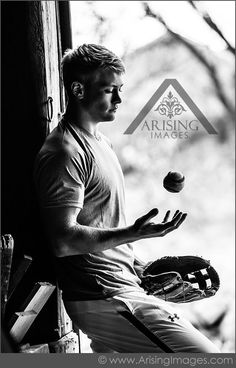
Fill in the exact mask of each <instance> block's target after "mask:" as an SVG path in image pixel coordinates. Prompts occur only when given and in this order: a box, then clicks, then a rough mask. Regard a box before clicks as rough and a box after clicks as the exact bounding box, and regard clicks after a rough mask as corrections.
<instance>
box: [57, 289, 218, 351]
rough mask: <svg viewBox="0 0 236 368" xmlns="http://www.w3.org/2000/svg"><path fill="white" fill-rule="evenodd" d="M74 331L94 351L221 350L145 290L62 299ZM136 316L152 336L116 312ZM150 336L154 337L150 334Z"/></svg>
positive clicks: (167, 304)
mask: <svg viewBox="0 0 236 368" xmlns="http://www.w3.org/2000/svg"><path fill="white" fill-rule="evenodd" d="M64 304H65V308H66V311H67V313H68V315H69V317H70V318H71V320H72V322H73V326H74V330H75V332H76V331H78V330H79V329H80V330H82V331H83V332H84V333H85V334H86V335H87V336H88V337H89V339H91V340H92V343H91V348H92V349H93V351H94V352H97V353H106V352H107V353H110V352H118V353H151V352H152V353H163V352H170V353H171V352H172V353H177V352H178V353H179V352H185V353H220V351H219V349H218V348H217V347H216V346H215V345H214V344H213V343H212V342H211V341H210V340H209V339H207V338H206V337H205V336H204V335H202V334H201V333H200V332H199V331H198V330H197V329H196V328H194V327H193V326H192V324H191V323H190V322H188V321H187V320H185V319H184V318H183V317H182V316H180V315H179V314H177V313H176V312H175V310H174V309H173V307H172V305H171V304H170V303H168V302H165V301H163V300H160V299H157V298H156V297H154V296H151V295H147V294H146V293H145V292H144V291H143V292H142V291H137V292H136V291H134V292H126V293H122V294H119V295H117V296H114V297H111V298H108V299H103V300H91V301H72V302H66V301H65V302H64ZM122 311H126V313H127V311H128V312H129V313H128V315H129V316H131V319H132V316H134V317H135V319H136V320H138V323H139V324H140V326H142V328H144V329H146V330H147V329H148V332H149V334H150V335H151V336H149V337H147V336H146V334H144V333H143V332H141V331H140V329H138V328H136V327H135V326H134V325H133V324H132V323H131V322H132V320H131V321H130V320H128V319H127V318H125V316H124V315H121V314H120V313H119V312H122ZM152 337H153V338H152Z"/></svg>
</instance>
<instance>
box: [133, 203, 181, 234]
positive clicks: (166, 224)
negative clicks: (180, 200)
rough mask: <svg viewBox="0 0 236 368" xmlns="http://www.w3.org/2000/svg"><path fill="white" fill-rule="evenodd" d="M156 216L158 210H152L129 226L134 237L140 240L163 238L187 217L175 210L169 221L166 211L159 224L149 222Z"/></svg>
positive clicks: (168, 212) (168, 214) (168, 213)
mask: <svg viewBox="0 0 236 368" xmlns="http://www.w3.org/2000/svg"><path fill="white" fill-rule="evenodd" d="M157 214H158V209H157V208H153V209H152V210H151V211H149V212H148V213H147V214H146V215H144V216H142V217H140V218H138V219H137V220H136V221H135V223H134V225H132V226H131V229H132V231H133V234H134V236H135V237H137V238H140V239H144V238H154V237H161V236H165V235H166V234H168V233H169V232H171V231H173V230H176V229H177V228H178V227H179V226H180V225H181V224H182V223H183V222H184V220H185V219H186V217H187V214H186V213H182V212H180V211H179V210H177V211H176V212H175V214H174V216H173V217H172V219H171V220H170V221H169V217H170V211H169V210H168V211H167V212H166V214H165V217H164V219H163V221H162V222H161V223H157V224H155V223H154V222H150V220H151V219H152V218H153V217H155V216H156V215H157Z"/></svg>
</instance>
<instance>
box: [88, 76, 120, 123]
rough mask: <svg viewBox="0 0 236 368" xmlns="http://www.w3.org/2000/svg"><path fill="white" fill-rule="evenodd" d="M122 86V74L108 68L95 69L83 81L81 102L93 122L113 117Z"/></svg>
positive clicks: (109, 119)
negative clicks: (84, 81)
mask: <svg viewBox="0 0 236 368" xmlns="http://www.w3.org/2000/svg"><path fill="white" fill-rule="evenodd" d="M122 86H123V81H122V76H121V75H120V74H117V73H114V72H112V71H109V70H98V71H96V72H95V73H94V74H93V76H92V77H90V79H89V81H88V82H87V83H85V89H84V98H83V101H82V104H83V108H84V110H86V112H87V114H88V116H89V117H90V119H91V120H92V121H93V122H95V123H97V122H102V121H112V120H114V119H115V113H116V110H117V108H118V105H119V104H120V103H121V98H120V93H121V87H122Z"/></svg>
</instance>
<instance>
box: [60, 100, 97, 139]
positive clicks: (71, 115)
mask: <svg viewBox="0 0 236 368" xmlns="http://www.w3.org/2000/svg"><path fill="white" fill-rule="evenodd" d="M64 117H65V118H66V119H67V120H68V121H69V122H70V123H71V124H73V125H74V126H75V127H77V128H82V129H84V130H86V131H88V132H89V133H90V134H92V135H96V133H97V131H98V124H99V123H97V122H94V121H92V120H91V117H90V116H89V114H87V113H86V112H85V111H83V110H82V109H76V107H74V106H73V105H71V104H70V103H69V104H68V106H67V108H66V112H65V114H64Z"/></svg>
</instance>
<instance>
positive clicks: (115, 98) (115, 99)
mask: <svg viewBox="0 0 236 368" xmlns="http://www.w3.org/2000/svg"><path fill="white" fill-rule="evenodd" d="M121 102H122V99H121V97H120V95H119V93H118V92H116V93H115V94H114V95H113V96H112V103H114V104H120V103H121Z"/></svg>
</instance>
